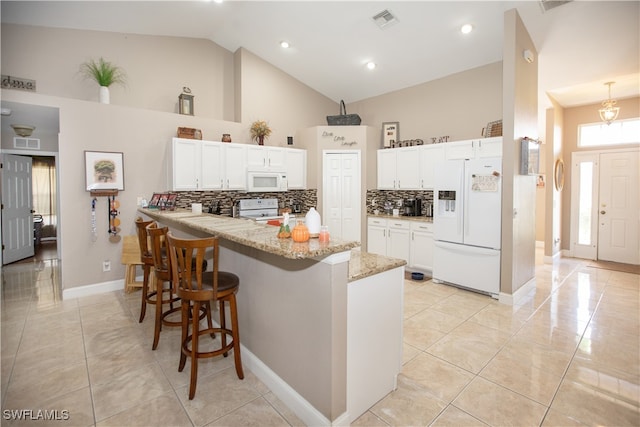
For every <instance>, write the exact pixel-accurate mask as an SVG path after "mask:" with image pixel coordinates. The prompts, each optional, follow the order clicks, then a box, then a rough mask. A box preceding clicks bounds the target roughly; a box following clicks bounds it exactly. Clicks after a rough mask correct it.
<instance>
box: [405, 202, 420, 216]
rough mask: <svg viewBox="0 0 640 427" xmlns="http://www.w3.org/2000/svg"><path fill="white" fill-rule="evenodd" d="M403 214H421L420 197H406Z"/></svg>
mask: <svg viewBox="0 0 640 427" xmlns="http://www.w3.org/2000/svg"><path fill="white" fill-rule="evenodd" d="M402 215H404V216H420V215H422V200H421V199H406V200H405V201H404V211H403V212H402Z"/></svg>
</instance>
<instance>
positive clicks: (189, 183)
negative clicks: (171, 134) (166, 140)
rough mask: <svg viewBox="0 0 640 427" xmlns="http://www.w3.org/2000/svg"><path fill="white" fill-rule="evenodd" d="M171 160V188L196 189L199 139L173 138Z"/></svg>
mask: <svg viewBox="0 0 640 427" xmlns="http://www.w3.org/2000/svg"><path fill="white" fill-rule="evenodd" d="M171 161H172V175H173V176H172V179H173V185H172V189H173V190H174V191H185V190H197V189H198V188H199V185H200V182H199V178H200V141H198V140H195V139H183V138H173V141H172V157H171Z"/></svg>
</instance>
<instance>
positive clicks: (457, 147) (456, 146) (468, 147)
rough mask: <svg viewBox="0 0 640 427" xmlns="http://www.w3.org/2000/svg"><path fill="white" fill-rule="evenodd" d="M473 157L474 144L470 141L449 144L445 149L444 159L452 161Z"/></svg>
mask: <svg viewBox="0 0 640 427" xmlns="http://www.w3.org/2000/svg"><path fill="white" fill-rule="evenodd" d="M474 157H475V151H474V143H473V141H472V140H468V141H456V142H449V143H447V144H446V147H445V158H446V159H447V160H453V159H473V158H474Z"/></svg>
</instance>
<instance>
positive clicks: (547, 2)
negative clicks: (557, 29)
mask: <svg viewBox="0 0 640 427" xmlns="http://www.w3.org/2000/svg"><path fill="white" fill-rule="evenodd" d="M571 1H572V0H540V7H542V12H543V13H544V12H546V11H548V10H551V9H553V8H556V7H558V6H562V5H563V4H565V3H569V2H571Z"/></svg>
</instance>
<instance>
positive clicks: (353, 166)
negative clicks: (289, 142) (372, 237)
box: [322, 151, 361, 241]
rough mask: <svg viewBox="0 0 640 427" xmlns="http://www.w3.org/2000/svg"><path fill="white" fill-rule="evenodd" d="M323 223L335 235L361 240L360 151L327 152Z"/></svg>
mask: <svg viewBox="0 0 640 427" xmlns="http://www.w3.org/2000/svg"><path fill="white" fill-rule="evenodd" d="M322 191H323V203H322V206H323V214H322V217H323V218H324V219H323V223H324V224H326V225H328V226H329V233H331V236H332V237H336V238H340V239H344V240H356V241H360V240H361V239H360V227H361V224H360V203H361V194H360V153H359V152H351V151H345V152H340V153H338V152H333V153H324V154H323V189H322Z"/></svg>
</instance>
